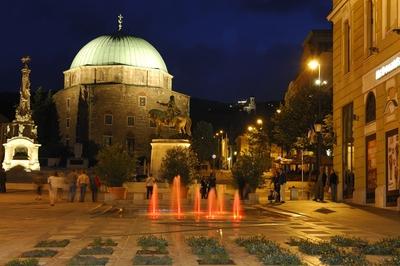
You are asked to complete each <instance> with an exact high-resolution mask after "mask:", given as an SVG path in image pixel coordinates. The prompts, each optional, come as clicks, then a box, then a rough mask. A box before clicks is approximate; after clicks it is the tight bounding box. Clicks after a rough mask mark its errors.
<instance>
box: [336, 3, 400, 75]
mask: <svg viewBox="0 0 400 266" xmlns="http://www.w3.org/2000/svg"><path fill="white" fill-rule="evenodd" d="M377 3H378V2H377V0H365V20H364V22H365V47H366V49H367V54H368V55H371V54H373V53H375V52H378V48H377V47H376V39H377V23H376V21H377V18H378V17H379V16H378V14H377V11H376V10H377V9H376V5H377ZM380 3H381V5H382V6H381V10H382V16H381V20H382V21H381V22H382V39H384V38H385V37H386V35H387V34H390V33H391V32H392V31H393V30H398V28H399V26H400V16H399V8H400V4H399V1H398V0H382V1H381V2H380ZM349 17H350V15H348V17H347V18H345V19H344V22H343V28H342V29H343V30H342V35H343V70H344V73H347V72H349V71H350V68H351V59H352V52H351V41H352V36H351V23H350V19H349Z"/></svg>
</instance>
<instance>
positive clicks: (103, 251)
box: [79, 246, 114, 255]
mask: <svg viewBox="0 0 400 266" xmlns="http://www.w3.org/2000/svg"><path fill="white" fill-rule="evenodd" d="M113 252H114V250H113V249H112V248H111V247H101V246H93V247H87V248H84V249H82V250H81V251H79V255H109V254H113Z"/></svg>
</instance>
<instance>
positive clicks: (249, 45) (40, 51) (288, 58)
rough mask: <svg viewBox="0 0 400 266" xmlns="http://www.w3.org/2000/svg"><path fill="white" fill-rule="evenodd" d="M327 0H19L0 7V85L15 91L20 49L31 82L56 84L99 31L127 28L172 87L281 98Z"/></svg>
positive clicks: (224, 97) (322, 20) (222, 97)
mask: <svg viewBox="0 0 400 266" xmlns="http://www.w3.org/2000/svg"><path fill="white" fill-rule="evenodd" d="M330 8H331V1H330V0H142V1H136V0H118V1H117V0H116V1H109V0H108V1H106V0H81V1H75V0H74V1H72V0H71V1H61V0H57V1H55V0H34V1H32V0H29V1H28V0H25V1H23V0H20V1H6V2H4V3H3V4H2V8H1V10H0V25H2V26H1V28H0V29H1V42H0V47H1V49H0V53H1V56H0V58H1V64H0V90H2V91H12V90H14V91H18V88H19V83H20V72H19V69H20V67H21V65H20V61H19V59H20V57H21V56H22V55H25V54H29V55H31V57H32V60H33V61H32V64H31V67H32V88H33V89H35V88H37V87H38V86H43V87H45V88H49V89H54V90H57V89H61V88H62V86H63V74H62V72H63V71H64V70H66V69H68V68H69V66H70V64H71V62H72V60H73V58H74V56H75V54H76V53H77V52H78V51H79V49H80V48H81V47H83V46H84V45H85V44H86V43H87V42H89V41H90V40H92V39H94V38H95V37H97V36H99V35H102V34H107V33H111V32H114V31H115V30H116V28H117V18H116V17H117V15H118V14H119V13H122V15H123V16H124V29H125V31H126V32H128V33H130V34H132V35H135V36H138V37H141V38H144V39H145V40H147V41H149V42H150V43H151V44H153V45H154V46H155V47H156V49H157V50H158V51H159V52H160V54H161V55H162V57H163V58H164V61H165V62H166V64H167V67H168V71H169V72H170V73H171V74H172V75H173V76H174V80H173V87H174V89H175V90H177V91H180V92H184V93H187V94H189V95H191V96H193V97H200V98H207V99H212V100H219V101H224V102H229V101H234V100H237V99H238V98H246V97H248V96H251V95H255V96H256V99H257V100H259V101H261V100H280V99H281V98H282V96H283V92H284V91H285V89H286V88H287V85H288V82H289V81H290V80H291V79H293V77H294V76H295V75H296V72H297V69H298V65H299V58H300V54H301V44H302V41H303V39H304V38H305V37H306V35H307V33H308V32H309V31H310V30H311V29H318V28H329V27H330V24H329V23H328V22H327V21H326V16H327V14H328V13H329V10H330Z"/></svg>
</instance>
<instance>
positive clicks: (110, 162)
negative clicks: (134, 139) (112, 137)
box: [95, 144, 136, 187]
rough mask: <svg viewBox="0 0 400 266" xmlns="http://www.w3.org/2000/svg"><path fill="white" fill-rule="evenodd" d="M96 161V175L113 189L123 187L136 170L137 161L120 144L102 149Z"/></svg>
mask: <svg viewBox="0 0 400 266" xmlns="http://www.w3.org/2000/svg"><path fill="white" fill-rule="evenodd" d="M96 159H97V161H98V162H97V165H96V167H95V171H96V173H97V174H98V175H99V176H100V177H102V180H103V181H104V183H105V184H106V185H108V186H111V187H121V186H122V184H123V183H124V182H125V181H127V180H128V178H129V177H130V176H132V175H133V173H134V172H135V170H136V166H135V165H136V161H135V159H134V158H133V157H132V156H130V155H129V154H128V152H127V151H126V150H125V149H124V148H123V147H122V146H121V145H119V144H114V145H110V146H105V147H103V148H101V150H100V151H99V153H98V154H97V157H96Z"/></svg>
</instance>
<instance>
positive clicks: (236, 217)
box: [233, 190, 242, 220]
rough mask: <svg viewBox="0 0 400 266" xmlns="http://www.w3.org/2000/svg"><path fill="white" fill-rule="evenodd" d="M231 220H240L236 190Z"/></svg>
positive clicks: (238, 198)
mask: <svg viewBox="0 0 400 266" xmlns="http://www.w3.org/2000/svg"><path fill="white" fill-rule="evenodd" d="M233 219H234V220H240V219H242V215H241V210H240V197H239V191H238V190H236V192H235V197H234V199H233Z"/></svg>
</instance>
